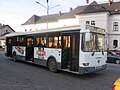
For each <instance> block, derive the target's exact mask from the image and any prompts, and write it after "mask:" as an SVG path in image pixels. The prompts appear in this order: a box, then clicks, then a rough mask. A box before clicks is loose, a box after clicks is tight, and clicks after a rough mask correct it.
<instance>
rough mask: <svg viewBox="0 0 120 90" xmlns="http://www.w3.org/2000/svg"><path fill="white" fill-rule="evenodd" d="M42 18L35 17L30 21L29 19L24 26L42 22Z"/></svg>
mask: <svg viewBox="0 0 120 90" xmlns="http://www.w3.org/2000/svg"><path fill="white" fill-rule="evenodd" d="M40 18H41V17H40V16H37V15H33V16H32V17H31V18H30V19H28V20H27V21H26V22H25V23H24V24H22V25H29V24H35V23H36V22H37V21H39V20H40Z"/></svg>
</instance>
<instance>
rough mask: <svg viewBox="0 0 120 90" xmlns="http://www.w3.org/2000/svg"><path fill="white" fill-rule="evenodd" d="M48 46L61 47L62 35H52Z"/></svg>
mask: <svg viewBox="0 0 120 90" xmlns="http://www.w3.org/2000/svg"><path fill="white" fill-rule="evenodd" d="M48 40H49V43H48V47H53V48H60V47H61V36H54V37H53V36H52V37H49V38H48Z"/></svg>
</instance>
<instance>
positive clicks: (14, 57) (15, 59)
mask: <svg viewBox="0 0 120 90" xmlns="http://www.w3.org/2000/svg"><path fill="white" fill-rule="evenodd" d="M12 58H13V61H14V62H16V61H17V58H16V53H15V52H14V53H13V56H12Z"/></svg>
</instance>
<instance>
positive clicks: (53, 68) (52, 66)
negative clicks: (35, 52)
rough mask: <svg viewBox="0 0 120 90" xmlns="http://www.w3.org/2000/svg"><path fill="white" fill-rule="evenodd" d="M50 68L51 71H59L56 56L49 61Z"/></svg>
mask: <svg viewBox="0 0 120 90" xmlns="http://www.w3.org/2000/svg"><path fill="white" fill-rule="evenodd" d="M48 69H49V70H50V71H51V72H54V73H55V72H57V62H56V60H55V59H54V58H50V59H49V61H48Z"/></svg>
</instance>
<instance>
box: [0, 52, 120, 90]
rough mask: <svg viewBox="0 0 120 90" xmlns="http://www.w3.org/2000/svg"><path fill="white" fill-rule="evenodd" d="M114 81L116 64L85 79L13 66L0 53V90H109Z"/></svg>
mask: <svg viewBox="0 0 120 90" xmlns="http://www.w3.org/2000/svg"><path fill="white" fill-rule="evenodd" d="M118 77H120V65H116V64H108V67H107V69H106V70H104V71H101V72H96V73H92V74H88V75H76V74H72V73H67V72H63V71H59V72H58V73H52V72H50V71H49V70H48V69H46V68H45V67H42V66H38V65H33V64H28V63H25V62H22V61H19V62H13V61H12V60H11V59H9V58H7V57H6V56H5V55H4V54H3V52H2V51H0V90H111V88H112V86H113V83H114V81H115V80H116V79H117V78H118Z"/></svg>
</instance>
